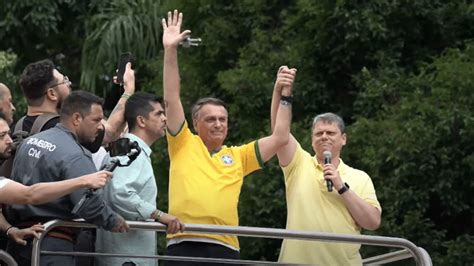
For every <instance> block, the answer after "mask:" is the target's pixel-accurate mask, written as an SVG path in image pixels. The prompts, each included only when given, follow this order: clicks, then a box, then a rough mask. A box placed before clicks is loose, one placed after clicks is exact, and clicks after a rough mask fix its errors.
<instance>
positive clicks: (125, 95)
mask: <svg viewBox="0 0 474 266" xmlns="http://www.w3.org/2000/svg"><path fill="white" fill-rule="evenodd" d="M131 96H132V95H130V94H128V93H125V92H124V93H123V94H122V96H120V98H125V99H129V98H130V97H131Z"/></svg>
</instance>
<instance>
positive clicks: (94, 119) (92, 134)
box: [76, 104, 104, 143]
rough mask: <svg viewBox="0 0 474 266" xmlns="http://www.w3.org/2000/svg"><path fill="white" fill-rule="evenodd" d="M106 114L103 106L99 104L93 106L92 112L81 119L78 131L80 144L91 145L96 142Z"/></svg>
mask: <svg viewBox="0 0 474 266" xmlns="http://www.w3.org/2000/svg"><path fill="white" fill-rule="evenodd" d="M103 117H104V113H103V110H102V106H100V105H99V104H92V106H91V112H90V113H89V114H88V115H86V116H84V117H81V118H79V120H80V121H79V125H78V128H77V130H76V134H77V138H78V139H79V142H80V143H90V142H93V141H94V140H95V138H96V137H97V135H98V134H99V131H100V130H102V118H103Z"/></svg>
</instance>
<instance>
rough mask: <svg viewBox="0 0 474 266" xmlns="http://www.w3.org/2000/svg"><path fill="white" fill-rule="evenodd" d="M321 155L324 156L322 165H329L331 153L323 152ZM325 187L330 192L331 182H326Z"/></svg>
mask: <svg viewBox="0 0 474 266" xmlns="http://www.w3.org/2000/svg"><path fill="white" fill-rule="evenodd" d="M323 155H324V164H330V163H331V158H332V153H331V152H330V151H324V152H323ZM326 186H327V188H328V191H329V192H332V187H333V183H332V181H331V180H326Z"/></svg>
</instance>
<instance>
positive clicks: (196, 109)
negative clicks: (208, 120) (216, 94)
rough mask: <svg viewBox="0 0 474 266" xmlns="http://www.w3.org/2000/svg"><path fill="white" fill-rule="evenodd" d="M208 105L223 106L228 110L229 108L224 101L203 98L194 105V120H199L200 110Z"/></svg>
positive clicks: (192, 111) (192, 113)
mask: <svg viewBox="0 0 474 266" xmlns="http://www.w3.org/2000/svg"><path fill="white" fill-rule="evenodd" d="M206 104H212V105H217V106H222V107H224V108H225V109H226V110H227V106H226V105H225V103H224V101H222V100H221V99H217V98H213V97H207V98H201V99H199V100H197V102H196V103H195V104H194V105H193V108H192V109H191V116H192V118H193V119H196V118H197V116H198V113H199V110H201V108H202V107H203V106H204V105H206Z"/></svg>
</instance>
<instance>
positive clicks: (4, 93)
mask: <svg viewBox="0 0 474 266" xmlns="http://www.w3.org/2000/svg"><path fill="white" fill-rule="evenodd" d="M0 112H2V113H3V115H4V116H5V119H6V121H7V122H8V124H9V125H11V123H12V122H13V113H14V112H15V106H14V105H13V102H12V94H11V92H10V89H9V88H8V87H7V85H5V84H3V83H0Z"/></svg>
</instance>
